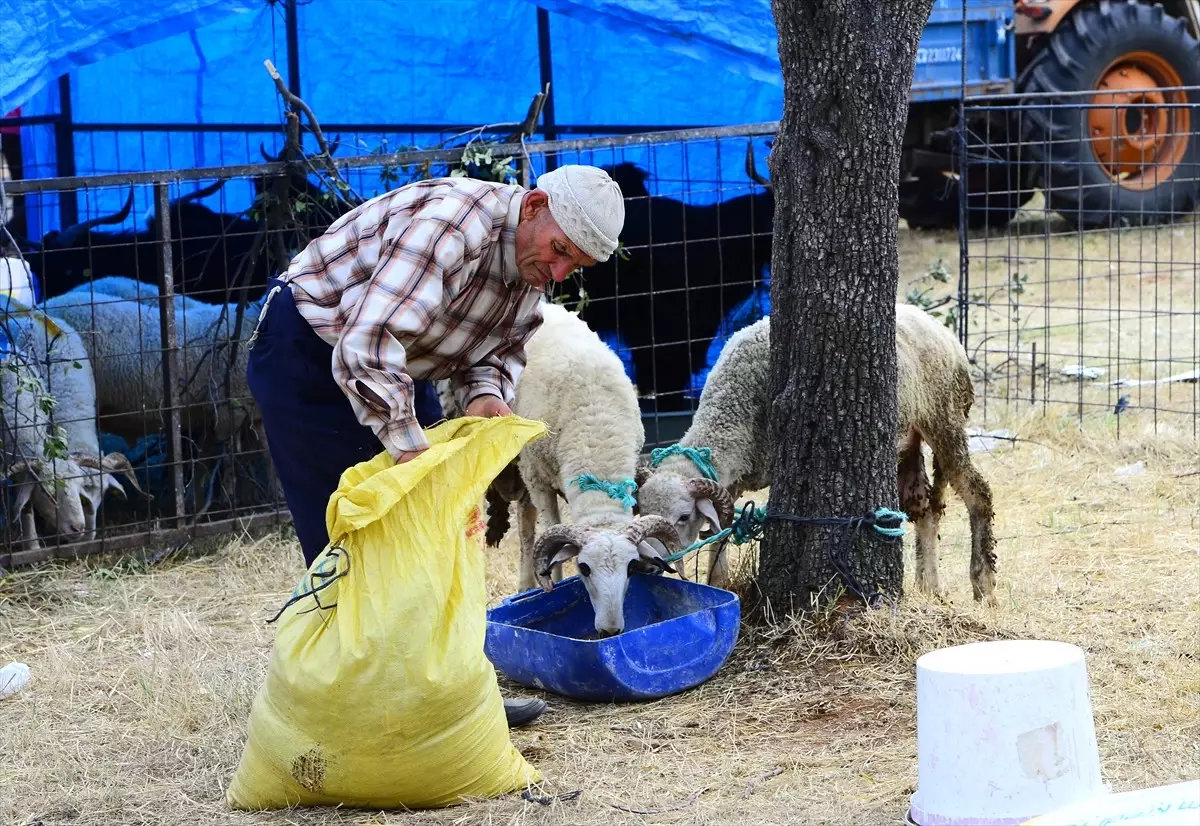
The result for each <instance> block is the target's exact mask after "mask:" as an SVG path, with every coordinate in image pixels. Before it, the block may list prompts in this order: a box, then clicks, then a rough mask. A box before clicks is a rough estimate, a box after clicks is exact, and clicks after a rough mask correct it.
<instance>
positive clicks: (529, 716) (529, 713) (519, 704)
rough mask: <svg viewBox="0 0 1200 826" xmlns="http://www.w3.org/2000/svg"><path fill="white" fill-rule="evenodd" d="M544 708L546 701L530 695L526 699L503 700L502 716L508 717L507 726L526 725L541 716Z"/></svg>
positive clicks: (518, 726) (517, 726)
mask: <svg viewBox="0 0 1200 826" xmlns="http://www.w3.org/2000/svg"><path fill="white" fill-rule="evenodd" d="M545 710H546V701H545V700H539V699H538V698H536V697H531V698H530V699H528V700H505V701H504V716H505V717H507V718H508V727H509V728H520V727H521V726H527V725H529V724H530V723H532V722H533V721H534V720H536V719H537V718H538V717H540V716H541V714H542V712H543V711H545Z"/></svg>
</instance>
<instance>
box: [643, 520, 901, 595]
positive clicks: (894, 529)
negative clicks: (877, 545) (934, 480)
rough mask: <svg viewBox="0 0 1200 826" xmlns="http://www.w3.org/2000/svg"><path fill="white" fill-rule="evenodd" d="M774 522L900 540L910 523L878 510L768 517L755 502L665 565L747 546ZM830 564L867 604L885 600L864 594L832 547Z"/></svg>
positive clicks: (670, 557)
mask: <svg viewBox="0 0 1200 826" xmlns="http://www.w3.org/2000/svg"><path fill="white" fill-rule="evenodd" d="M772 519H778V520H781V521H785V522H800V523H807V524H809V525H838V526H845V527H848V528H854V529H855V530H860V529H861V528H863V527H865V526H870V527H872V528H874V529H875V530H876V531H878V532H879V533H880V534H882V535H883V536H886V537H888V538H890V539H899V538H900V537H902V536H904V522H906V521H907V520H908V514H906V513H904V512H903V511H894V510H892V509H890V508H879V509H878V510H876V511H875V513H873V514H871V515H869V516H793V515H792V514H779V513H768V512H767V509H766V508H759V507H756V506H755V504H754V503H753V502H747V503H746V504H745V505H744V506H743V507H742V511H741V513H740V514H738V516H737V518H735V519H734V520H733V522H732V523H730V525H729V527H728V528H725V529H724V530H720V531H717V532H716V533H714V534H713V535H712V536H710V537H708V538H706V539H700V540H697V541H696V542H693V543H692V544H691V545H689V546H688V547H686V548H684V549H683V550H682V551H679V552H677V553H673V554H671V555H670V556H668V557H667V558H666V562H667V564H668V565H670V564H671V563H674V562H678V561H679V560H680V559H683V557H684V556H686V555H687V554H689V553H691V552H692V551H696V550H699V549H700V548H703V547H704V546H706V545H711V544H713V543H715V542H727V541H732V542H733V543H734V544H735V545H745V544H746V543H747V542H751V541H755V540H761V539H762V536H763V530H764V528H765V527H766V523H767V521H768V520H772ZM829 561H830V563H831V564H832V565H833V567H834V568H835V569H836V570H837V572H838V573H839V574H840V575H841V577H842V579H843V580H844V581H845V583H846V585H847V586H848V587H849V588H850V590H852V591H854V593H855V594H857V595H858V597H859V598H860V599H862V601H863V602H864V603H866V604H868V605H873V604H874V603H875V601H876V600H877V599H878V598H879V597H880V596H882V595H881V594H880V593H879V592H878V591H877V590H876V591H873V592H872V593H871V594H866V593H864V589H863V588H862V587H861V586H859V584H858V583H857V582H856V581H855V579H854V576H853V574H851V572H850V569H849V566H848V565H847V564H846V561H845V560H844V559H843V560H839V559H837V558H836V557H835V556H834V554H833V547H832V545H831V546H830V548H829Z"/></svg>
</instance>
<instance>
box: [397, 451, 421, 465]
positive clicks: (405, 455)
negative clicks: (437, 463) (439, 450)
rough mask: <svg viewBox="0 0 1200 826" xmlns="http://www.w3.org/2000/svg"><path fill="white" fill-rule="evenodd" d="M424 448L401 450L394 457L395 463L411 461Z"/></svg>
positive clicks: (400, 463)
mask: <svg viewBox="0 0 1200 826" xmlns="http://www.w3.org/2000/svg"><path fill="white" fill-rule="evenodd" d="M424 452H425V451H424V450H402V451H400V454H399V455H398V456H397V457H396V464H398V465H402V464H404V463H405V462H411V461H412V460H413V459H415V458H417V457H418V456H420V455H421V454H422V453H424Z"/></svg>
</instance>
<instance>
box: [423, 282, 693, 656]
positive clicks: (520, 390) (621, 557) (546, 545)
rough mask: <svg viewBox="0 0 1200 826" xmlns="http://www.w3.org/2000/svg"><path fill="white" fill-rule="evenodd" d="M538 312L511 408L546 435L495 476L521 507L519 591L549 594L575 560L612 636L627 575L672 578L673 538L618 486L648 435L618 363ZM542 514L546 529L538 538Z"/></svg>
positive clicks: (564, 319) (619, 626)
mask: <svg viewBox="0 0 1200 826" xmlns="http://www.w3.org/2000/svg"><path fill="white" fill-rule="evenodd" d="M541 310H542V314H543V323H542V324H541V325H540V326H539V328H538V329H537V331H536V332H535V333H534V334H533V336H531V337H530V340H529V342H528V343H527V345H526V355H527V360H526V365H525V368H524V370H522V372H521V373H520V374H519V376H518V378H517V386H516V393H515V398H514V400H513V405H512V410H513V413H515V414H516V415H518V416H522V417H525V418H528V419H535V420H540V421H542V422H545V424H546V425H547V428H548V433H547V435H545V436H543V437H542V438H540V439H537V440H535V441H533V442H530V443H529V444H528V445H526V446H525V447H524V448H523V449H522V451H521V453H520V455H519V457H518V459H517V462H516V464H517V467H518V469H519V478H514V475H513V474H512V473H511V472H509V473H508V474H507V476H505V474H504V473H502V474H501V477H504V479H502V480H501V481H502V485H501V486H500V487H503V488H507V490H506V491H505V492H506V493H507V494H508V495H509V496H511V497H512V498H517V499H518V500H519V502H520V540H521V563H520V575H519V580H520V583H519V584H520V588H521V589H522V590H527V589H530V588H534V587H536V586H538V585H540V586H541V587H542V589H543V590H547V591H549V590H551V589H552V588H553V587H554V586H553V580H554V579H559V578H561V570H562V565H563V563H564V562H566V561H567V560H569V559H571V558H572V557H577V559H576V564H577V567H578V569H579V573H580V576H581V578H582V580H583V582H584V585H585V587H586V588H587V592H588V596H589V598H590V599H591V603H592V607H593V609H594V610H595V628H596V631H597V632H598V633H599V634H601V635H605V636H608V635H614V634H619V633H621V632H622V631H623V630H624V629H625V618H624V602H625V593H626V590H627V588H628V585H629V574H630V573H631V572H642V571H651V570H653V571H661V570H674V569H673V568H671V567H670V565H669V563H667V562H666V561H665V558H664V551H665V552H666V553H672V552H674V551H676V550H678V539H677V538H676V535H675V531H674V530H673V529H672V527H671V525H670V524H668V523H667V522H666V521H665V520H663V519H661V518H657V517H645V516H642V517H635V516H634V514H633V510H632V506H633V497H632V491H629V492H626V491H625V490H624V489H623V488H622V483H623V482H624V481H625V480H629V481H630V482H632V479H633V475H634V470H635V467H636V464H637V457H638V453H639V452H640V451H641V448H642V444H643V443H644V441H645V430H644V428H643V426H642V420H641V414H640V411H639V410H638V403H637V394H636V391H635V390H634V387H633V385H632V383H631V382H630V381H629V378H628V377H627V376H626V375H625V371H624V368H623V366H622V364H621V361H620V359H619V358H618V357H617V355H616V353H614V352H613V351H612V350H611V349H610V348H609V347H608V346H607V345H606V344H604V342H603V341H601V340H600V337H599V336H597V335H596V333H595V332H593V331H592V330H591V328H589V327H588V325H587V324H585V323H584V322H583V320H582V319H580V318H579V316H578V314H576V313H573V312H569V311H568V310H566V309H565V308H563V307H560V306H558V305H556V304H552V303H543V304H542V305H541ZM436 387H437V389H438V393H439V398H440V399H441V400H442V404H443V409H444V410H445V411H446V414H447V416H450V417H453V416H455V415H461V410H459V409H458V408H457V407H456V406H455V405H454V404H453V402H452V400H451V398H450V391H449V382H448V380H445V379H442V380H439V381H438V382H436ZM498 478H500V477H498ZM504 483H506V484H504ZM494 487H495V486H494ZM559 496H561V497H562V498H564V499H566V500H567V503H568V505H569V506H570V510H571V524H562V518H561V516H560V514H559V507H558V497H559ZM493 504H495V498H493ZM539 514H540V515H542V516H543V517H545V518H546V520H547V522H548V523H549V525H550V527H548V528H547V529H546V530H545V531H544V532H543V533H542V534H541V536H538V537H536V538H535V532H536V528H537V519H538V516H539ZM552 577H553V578H552Z"/></svg>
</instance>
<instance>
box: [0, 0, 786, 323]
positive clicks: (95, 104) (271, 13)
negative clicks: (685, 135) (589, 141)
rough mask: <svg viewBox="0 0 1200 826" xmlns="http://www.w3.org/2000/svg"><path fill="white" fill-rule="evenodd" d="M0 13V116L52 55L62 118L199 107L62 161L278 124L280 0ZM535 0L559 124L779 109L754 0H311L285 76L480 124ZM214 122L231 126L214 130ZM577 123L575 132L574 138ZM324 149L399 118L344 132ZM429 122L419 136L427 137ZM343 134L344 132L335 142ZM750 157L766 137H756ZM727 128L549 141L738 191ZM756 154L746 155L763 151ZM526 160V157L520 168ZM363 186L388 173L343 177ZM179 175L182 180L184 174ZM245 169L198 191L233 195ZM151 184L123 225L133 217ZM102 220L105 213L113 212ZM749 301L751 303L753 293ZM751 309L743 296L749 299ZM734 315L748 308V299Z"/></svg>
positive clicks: (98, 209) (375, 104)
mask: <svg viewBox="0 0 1200 826" xmlns="http://www.w3.org/2000/svg"><path fill="white" fill-rule="evenodd" d="M9 5H10V6H12V7H13V11H12V12H11V13H8V14H0V44H2V45H3V46H4V48H3V49H0V115H3V114H4V113H5V112H8V111H11V110H12V109H14V108H15V107H17V106H21V107H22V111H21V114H22V115H23V116H37V115H45V114H54V113H57V112H58V111H60V108H59V107H60V102H59V100H58V85H57V83H55V82H54V81H55V79H56V78H57V76H58V75H59V74H62V73H64V72H69V75H70V80H71V106H72V111H73V119H74V121H75V122H76V123H82V124H87V123H100V124H113V123H115V124H163V123H180V124H205V125H208V128H209V129H210V130H214V131H207V132H185V131H176V132H174V133H163V132H157V133H156V132H152V131H135V132H116V131H112V130H107V131H94V130H93V131H87V130H82V131H79V132H77V133H76V135H75V153H74V160H75V171H76V174H79V175H88V174H104V173H118V172H130V171H143V170H159V169H184V168H191V167H206V166H221V165H226V164H242V163H255V162H258V161H260V160H261V155H260V154H259V141H260V140H261V141H263V143H265V145H266V148H267V150H268V151H274V150H275V149H276V148H277V147H278V146H279V143H280V140H281V134H280V131H281V130H278V129H277V130H275V131H273V132H271V133H266V134H253V135H248V134H246V133H245V130H242V131H240V132H239V131H238V130H237V125H238V124H279V123H281V122H282V113H283V106H282V103H281V101H280V99H279V97H278V95H277V94H276V91H275V88H274V85H273V83H272V81H271V79H270V78H269V77H268V75H267V73H266V70H265V68H264V66H263V61H264V60H266V59H270V60H271V61H272V62H273V63H274V65H275V66H276V67H277V68H278V70H279V71H280V72H281V73H283V74H285V75H286V67H287V64H288V54H287V45H286V42H287V41H286V36H285V22H284V20H285V18H284V10H283V5H282V3H269V2H267V1H266V0H154V2H150V0H55V2H53V3H47V2H44V0H10V2H9ZM538 5H540V6H542V7H544V8H546V9H547V10H548V11H549V12H550V34H551V42H552V71H553V88H552V94H553V98H554V106H555V118H556V121H557V122H558V123H560V124H572V125H576V126H585V127H591V126H613V125H623V124H657V125H679V126H687V125H726V124H740V123H753V122H761V121H771V120H775V119H777V118H778V117H779V113H780V111H781V109H782V89H781V86H780V82H779V68H778V58H777V53H776V41H775V29H774V22H773V19H772V16H771V9H770V2H769V0H715V1H714V2H704V1H703V0H617V1H614V2H601V0H536V2H535V1H534V0H310V2H301V3H300V4H299V6H298V13H297V16H298V25H299V62H300V68H301V95H302V96H303V97H304V99H305V101H306V102H308V103H309V104H310V105H311V106H312V107H313V109H314V111H315V112H316V113H317V115H318V117H320V118H321V120H322V121H323V122H326V123H342V124H378V123H393V124H421V123H425V124H429V123H435V124H485V123H497V122H511V121H515V120H520V119H521V118H522V117H524V114H525V111H526V109H527V107H528V105H529V101H530V99H531V97H532V96H533V94H534V93H536V92H537V91H539V89H540V85H541V84H540V71H539V60H538V43H537V22H536V14H537V7H538ZM218 125H228V126H229V128H228V129H218ZM54 135H55V133H54V127H53V126H52V125H36V126H24V127H22V129H21V145H22V153H23V170H22V172H23V175H24V176H25V177H51V176H54V175H55V174H56V173H57V164H56V151H55V149H56V148H55V141H54ZM577 136H580V135H572V137H577ZM342 137H343V147H345V148H343V149H342V150H341V152H340V153H339V154H352V153H359V154H361V153H365V152H369V151H372V150H379V149H382V148H383V146H382V141H383V140H384V139H385V138H386V139H387V140H388V141H389V143H388V148H390V149H398V148H400V147H399V146H398V145H397V144H398V143H411V142H413V136H412V135H411V134H408V135H385V134H382V133H379V132H378V131H376V132H372V131H370V130H363V131H362V132H360V133H358V134H351V135H345V134H343V136H342ZM435 141H436V138H433V137H424V138H422V137H420V136H418V137H417V142H419V143H421V144H422V145H429V144H430V143H432V142H435ZM347 144H357V145H353V146H348V145H347ZM758 146H759V157H760V159H761V157H762V156H763V154H765V148H764V147H763V145H762V142H761V141H760V142H759V143H758ZM743 148H744V143H738V142H736V141H734V142H723V143H721V144H717V143H715V142H697V143H695V144H693V145H688V146H686V147H684V146H683V145H678V144H676V145H671V146H658V147H650V148H647V147H638V148H631V149H626V150H621V151H613V150H605V151H597V152H594V153H587V154H580V155H570V156H567V155H564V156H560V162H581V163H595V164H598V165H603V164H610V163H616V162H621V161H631V162H634V163H636V164H638V165H639V166H641V167H642V168H644V169H646V170H648V171H649V172H650V173H651V177H650V179H649V180H648V181H647V187H648V189H649V190H650V192H651V193H652V194H663V195H671V196H673V197H677V198H680V199H682V200H686V201H689V202H692V203H711V202H713V201H717V200H723V199H726V198H730V197H733V196H734V195H738V194H742V193H744V192H746V191H749V188H750V182H749V180H748V179H747V178H746V175H745V172H744V161H743V155H742V150H743ZM761 168H764V167H763V166H762V165H761V164H760V169H761ZM540 171H542V169H541V167H540V161H539V160H537V159H535V163H534V174H535V175H536V174H537V173H538V172H540ZM355 184H356V186H358V187H359V191H360V193H361V194H364V195H370V194H374V193H375V192H380V191H384V190H386V189H388V188H390V187H389V186H388V185H387V184H386V182H381V181H379V180H359V181H355ZM191 187H192V185H190V184H189V185H184V186H183V187H182V189H181V190H180V191H181V192H183V191H187V190H188V189H190V188H191ZM128 192H129V190H128V189H121V188H111V187H110V188H105V189H96V188H92V189H89V190H87V191H84V192H81V193H79V195H78V196H77V198H78V209H79V215H80V217H81V218H84V217H91V216H95V215H99V214H102V213H110V212H114V211H116V210H117V209H118V208H119V206H120V204H121V203H122V202H123V200H124V199H125V197H126V195H127V194H128ZM251 197H252V194H251V190H250V187H249V185H238V184H236V183H230V184H228V185H226V187H224V188H223V189H222V191H221V192H220V193H218V194H217V195H214V196H211V197H210V198H209V199H206V201H205V203H207V204H208V205H209V206H212V207H213V208H217V209H224V210H231V211H237V210H240V209H244V208H245V207H247V206H248V205H249V203H250V200H251ZM151 198H152V191H151V189H150V188H149V187H138V188H136V190H135V202H134V209H133V212H132V215H131V217H130V218H129V219H128V220H127V221H126V223H125V225H124V227H125V228H131V227H133V226H134V225H135V224H136V225H143V221H144V218H145V217H146V216H147V215H148V214H149V211H150V209H151V206H152V205H151ZM26 209H27V219H28V230H29V235H30V237H32V238H37V237H40V236H41V234H42V233H44V232H45V231H48V230H50V229H54V228H57V227H58V223H59V210H58V201H57V196H56V195H53V194H47V195H41V196H35V195H29V196H27V197H26ZM112 228H116V227H112ZM757 307H758V305H757V304H755V305H754V306H753V307H752V308H750V309H754V308H757ZM751 314H752V315H753V314H754V313H751ZM750 320H753V319H752V318H751V319H750Z"/></svg>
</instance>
